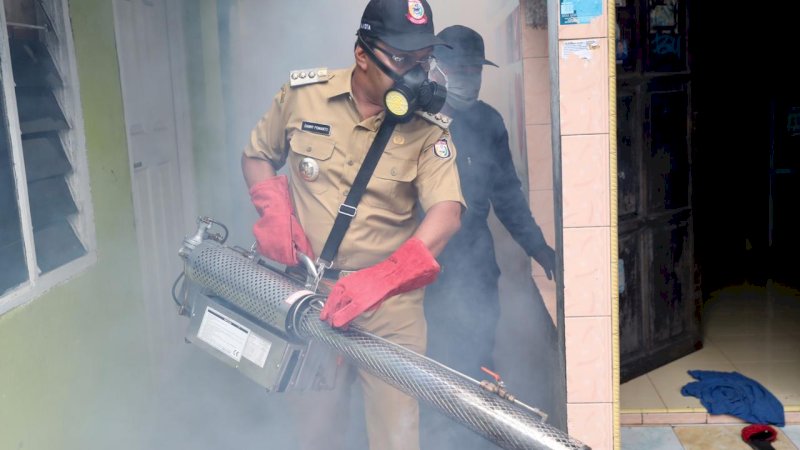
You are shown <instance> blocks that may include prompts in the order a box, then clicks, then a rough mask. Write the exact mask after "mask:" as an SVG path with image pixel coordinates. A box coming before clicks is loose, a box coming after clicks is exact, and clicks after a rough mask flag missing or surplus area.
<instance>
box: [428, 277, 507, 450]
mask: <svg viewBox="0 0 800 450" xmlns="http://www.w3.org/2000/svg"><path fill="white" fill-rule="evenodd" d="M486 272H491V271H483V272H478V273H476V272H472V273H469V274H465V273H452V272H451V273H447V271H445V272H442V274H441V275H440V277H439V279H438V280H437V281H436V283H434V284H432V285H430V286H428V287H427V288H426V290H425V317H426V321H427V322H428V351H427V356H429V357H430V358H432V359H434V360H436V361H438V362H440V363H442V364H444V365H446V366H448V367H450V368H452V369H455V370H457V371H459V372H461V373H463V374H464V375H467V376H469V377H471V378H474V379H475V380H477V381H481V380H484V379H490V377H489V375H487V374H486V373H485V372H483V371H482V370H481V367H482V366H484V367H486V368H488V369H490V370H493V369H494V367H493V366H494V363H493V358H492V352H493V350H494V341H495V332H496V330H497V321H498V319H499V317H500V304H499V298H498V297H499V295H498V277H496V276H493V274H491V273H489V274H487V273H486ZM420 442H421V448H422V450H484V449H497V448H499V447H497V446H495V445H494V444H492V443H491V442H490V441H488V440H487V439H485V438H484V437H482V436H480V435H479V434H477V433H475V432H474V431H472V430H470V429H468V428H466V427H465V426H463V425H461V424H460V423H457V422H455V421H454V420H453V419H450V418H449V417H447V416H445V415H443V414H441V413H440V412H438V411H436V410H433V409H431V408H429V407H427V406H425V405H420Z"/></svg>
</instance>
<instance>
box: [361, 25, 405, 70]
mask: <svg viewBox="0 0 800 450" xmlns="http://www.w3.org/2000/svg"><path fill="white" fill-rule="evenodd" d="M356 35H357V36H358V43H359V45H361V48H363V49H364V52H366V54H367V56H369V59H371V60H372V62H374V63H375V65H376V66H378V69H381V72H383V73H385V74H386V75H387V76H388V77H389V78H391V79H392V80H394V81H395V82H399V81H400V80H402V79H403V76H402V75H400V74H399V73H397V72H395V71H394V70H392V69H391V68H390V67H389V66H387V65H386V64H384V63H383V61H381V60H380V59H379V58H378V55H376V54H375V51H373V50H372V47H370V46H369V44H367V41H366V40H364V37H363V36H361V31H359V32H358V33H357V34H356Z"/></svg>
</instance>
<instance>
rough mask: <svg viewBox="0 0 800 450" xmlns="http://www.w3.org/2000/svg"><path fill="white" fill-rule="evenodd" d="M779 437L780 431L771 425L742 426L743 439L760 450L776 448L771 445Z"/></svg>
mask: <svg viewBox="0 0 800 450" xmlns="http://www.w3.org/2000/svg"><path fill="white" fill-rule="evenodd" d="M777 437H778V432H777V431H775V429H774V428H772V427H771V426H769V425H748V426H746V427H744V428H742V440H743V441H745V442H747V443H748V444H750V446H751V447H752V448H754V449H758V450H774V449H775V447H773V446H772V445H770V442H772V441H774V440H775V439H776V438H777Z"/></svg>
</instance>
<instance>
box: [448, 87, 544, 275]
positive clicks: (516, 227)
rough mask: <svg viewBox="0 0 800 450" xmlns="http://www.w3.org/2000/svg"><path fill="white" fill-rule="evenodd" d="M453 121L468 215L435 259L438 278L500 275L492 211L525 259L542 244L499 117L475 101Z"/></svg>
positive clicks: (452, 130)
mask: <svg viewBox="0 0 800 450" xmlns="http://www.w3.org/2000/svg"><path fill="white" fill-rule="evenodd" d="M452 118H453V122H452V124H451V126H450V133H451V135H452V139H453V142H454V143H455V147H456V153H457V158H456V163H457V165H458V173H459V176H460V177H461V191H462V193H463V194H464V199H465V200H466V202H467V210H466V212H465V213H464V216H463V217H462V218H461V229H460V230H459V231H458V233H456V235H455V236H453V238H451V240H450V242H449V243H448V244H447V247H446V248H445V250H444V251H443V252H442V254H441V255H439V258H438V259H439V261H440V263H441V264H442V267H443V269H444V271H445V272H444V273H443V275H445V274H448V275H452V274H453V273H454V272H456V271H457V272H460V273H466V274H474V273H476V272H475V270H476V269H477V270H479V271H481V272H483V271H488V272H483V273H485V274H487V275H491V276H494V277H497V276H499V274H500V270H499V268H498V266H497V261H496V257H495V253H494V242H493V240H492V235H491V232H490V230H489V226H488V223H487V218H488V216H489V210H490V209H491V208H493V209H494V212H495V215H497V218H498V219H500V222H501V223H502V224H503V225H504V226H505V227H506V229H507V230H508V231H509V233H510V234H511V236H512V237H513V238H514V240H515V241H516V242H517V243H518V244H519V245H520V246H521V247H522V248H523V249H525V252H526V253H527V254H528V255H529V256H532V255H533V253H534V252H535V251H536V250H537V249H538V248H540V247H541V246H543V245H547V244H546V242H545V239H544V236H543V234H542V230H541V228H539V225H537V224H536V221H535V220H534V218H533V215H532V214H531V210H530V207H529V206H528V200H527V199H526V197H525V195H524V193H523V191H522V186H521V182H520V180H519V178H518V177H517V173H516V171H515V168H514V163H513V160H512V159H511V151H510V150H509V148H508V131H507V130H506V127H505V123H504V122H503V118H502V116H500V113H498V112H497V110H495V109H494V108H492V107H491V106H489V105H487V104H486V103H484V102H482V101H478V102H477V103H476V104H475V105H473V106H472V107H471V108H469V109H468V110H465V111H457V112H456V113H455V114H454V116H453V117H452ZM479 273H480V272H479Z"/></svg>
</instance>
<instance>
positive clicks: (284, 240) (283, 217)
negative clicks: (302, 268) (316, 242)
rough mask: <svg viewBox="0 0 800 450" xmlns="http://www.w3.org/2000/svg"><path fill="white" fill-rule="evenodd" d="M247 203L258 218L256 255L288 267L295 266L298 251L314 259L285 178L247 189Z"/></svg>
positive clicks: (273, 178) (278, 177) (276, 178)
mask: <svg viewBox="0 0 800 450" xmlns="http://www.w3.org/2000/svg"><path fill="white" fill-rule="evenodd" d="M250 199H251V200H252V201H253V205H255V207H256V210H257V211H258V214H259V215H260V216H261V218H260V219H258V221H256V223H255V225H253V235H254V236H255V237H256V241H257V242H258V252H259V253H261V254H262V255H264V256H266V257H267V258H269V259H271V260H273V261H276V262H279V263H281V264H286V265H287V266H296V265H297V264H298V260H297V253H296V252H297V251H300V252H302V253H304V254H306V255H308V257H309V258H311V259H315V258H314V250H312V249H311V244H310V243H309V242H308V238H306V234H305V233H304V232H303V227H302V226H300V222H298V220H297V216H295V214H294V209H293V208H292V201H291V199H290V198H289V180H288V179H287V178H286V175H279V176H276V177H272V178H269V179H266V180H264V181H262V182H260V183H256V184H255V185H253V187H251V188H250Z"/></svg>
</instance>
